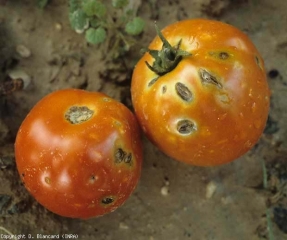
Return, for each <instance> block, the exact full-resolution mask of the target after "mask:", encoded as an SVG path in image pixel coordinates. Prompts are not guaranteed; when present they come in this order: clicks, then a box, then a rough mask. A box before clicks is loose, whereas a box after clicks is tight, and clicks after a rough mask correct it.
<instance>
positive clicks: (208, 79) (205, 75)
mask: <svg viewBox="0 0 287 240" xmlns="http://www.w3.org/2000/svg"><path fill="white" fill-rule="evenodd" d="M199 77H200V79H201V82H202V83H203V84H213V85H215V86H216V87H218V88H220V89H221V88H222V84H221V83H220V82H219V80H218V79H217V78H216V77H215V76H214V75H212V74H211V73H210V72H208V71H207V70H206V69H203V68H200V69H199Z"/></svg>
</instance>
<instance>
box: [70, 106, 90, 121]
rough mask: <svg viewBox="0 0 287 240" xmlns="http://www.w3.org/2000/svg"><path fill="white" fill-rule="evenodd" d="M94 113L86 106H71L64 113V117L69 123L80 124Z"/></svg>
mask: <svg viewBox="0 0 287 240" xmlns="http://www.w3.org/2000/svg"><path fill="white" fill-rule="evenodd" d="M93 114H94V111H93V110H91V109H89V108H88V107H86V106H72V107H70V108H69V110H68V111H67V112H66V113H65V119H66V120H67V121H69V122H70V123H71V124H80V123H83V122H86V121H88V120H89V119H90V118H91V117H92V116H93Z"/></svg>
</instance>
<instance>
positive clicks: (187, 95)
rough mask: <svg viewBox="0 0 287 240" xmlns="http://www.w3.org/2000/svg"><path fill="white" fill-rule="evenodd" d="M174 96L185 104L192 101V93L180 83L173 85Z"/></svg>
mask: <svg viewBox="0 0 287 240" xmlns="http://www.w3.org/2000/svg"><path fill="white" fill-rule="evenodd" d="M175 91H176V94H177V95H178V96H179V97H180V98H181V99H182V100H183V101H185V102H191V101H192V92H191V91H190V90H189V88H188V87H187V86H186V85H184V84H183V83H181V82H177V83H176V84H175Z"/></svg>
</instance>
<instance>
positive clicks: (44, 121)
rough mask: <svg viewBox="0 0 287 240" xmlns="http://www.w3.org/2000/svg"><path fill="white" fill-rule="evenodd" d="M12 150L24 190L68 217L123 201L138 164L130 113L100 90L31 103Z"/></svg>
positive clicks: (139, 158) (139, 151) (102, 211)
mask: <svg viewBox="0 0 287 240" xmlns="http://www.w3.org/2000/svg"><path fill="white" fill-rule="evenodd" d="M15 152H16V153H15V154H16V162H17V168H18V171H19V173H20V176H21V179H22V181H23V182H24V184H25V186H26V188H27V189H28V191H29V192H30V193H31V194H32V195H33V196H34V197H35V198H36V200H37V201H38V202H39V203H40V204H42V205H43V206H45V207H46V208H47V209H49V210H50V211H52V212H54V213H57V214H59V215H62V216H66V217H73V218H89V217H94V216H100V215H103V214H105V213H108V212H111V211H114V210H115V209H116V208H117V207H119V206H120V205H122V204H123V203H124V202H125V201H126V199H127V198H128V197H129V196H130V194H131V193H132V191H133V190H134V189H135V187H136V185H137V182H138V180H139V177H140V171H141V164H142V146H141V139H140V132H139V127H138V124H137V121H136V118H135V116H134V115H133V114H132V113H131V112H130V111H129V110H128V109H127V108H126V107H125V106H124V105H123V104H121V103H119V102H117V101H115V100H113V99H111V98H110V97H108V96H106V95H104V94H102V93H97V92H87V91H84V90H77V89H66V90H60V91H56V92H53V93H51V94H49V95H47V96H46V97H44V98H43V99H42V100H41V101H39V102H38V103H37V104H36V105H35V107H34V108H33V109H32V110H31V112H30V113H29V114H28V115H27V117H26V118H25V120H24V121H23V123H22V125H21V127H20V129H19V132H18V134H17V138H16V143H15Z"/></svg>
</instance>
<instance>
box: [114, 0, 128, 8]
mask: <svg viewBox="0 0 287 240" xmlns="http://www.w3.org/2000/svg"><path fill="white" fill-rule="evenodd" d="M128 3H129V0H113V1H112V5H113V7H115V8H123V7H125V6H127V5H128Z"/></svg>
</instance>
